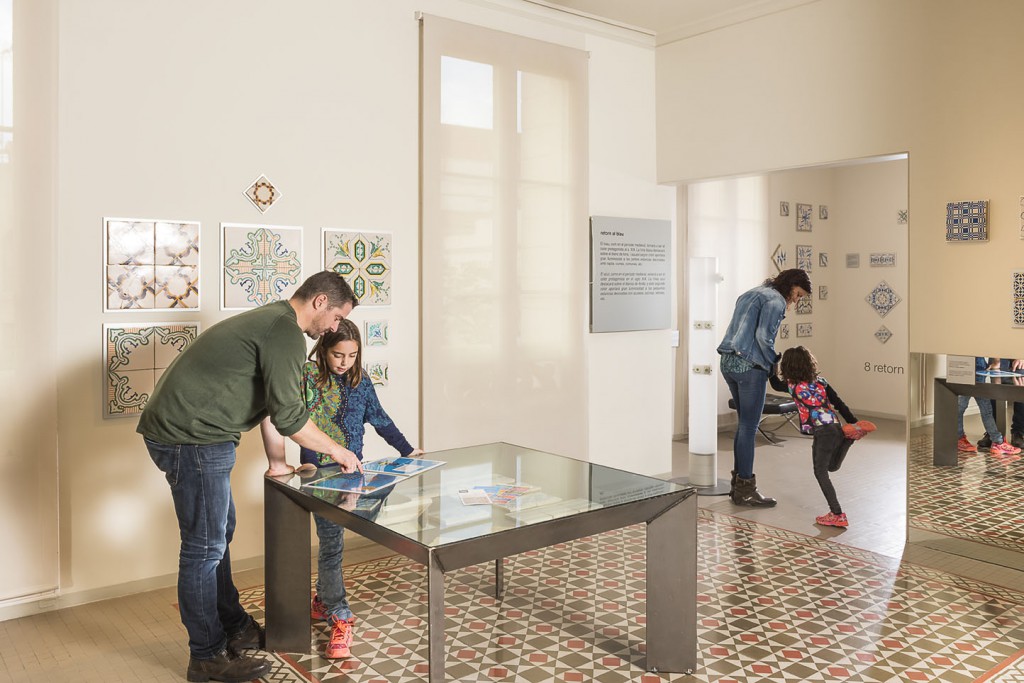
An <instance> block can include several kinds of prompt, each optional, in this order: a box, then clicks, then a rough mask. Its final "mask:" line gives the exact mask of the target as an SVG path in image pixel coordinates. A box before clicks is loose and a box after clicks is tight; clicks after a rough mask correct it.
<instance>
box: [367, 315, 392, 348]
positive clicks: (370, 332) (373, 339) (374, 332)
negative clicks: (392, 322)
mask: <svg viewBox="0 0 1024 683" xmlns="http://www.w3.org/2000/svg"><path fill="white" fill-rule="evenodd" d="M388 332H389V327H388V321H387V320H367V321H366V322H365V323H363V344H364V345H365V346H387V344H388Z"/></svg>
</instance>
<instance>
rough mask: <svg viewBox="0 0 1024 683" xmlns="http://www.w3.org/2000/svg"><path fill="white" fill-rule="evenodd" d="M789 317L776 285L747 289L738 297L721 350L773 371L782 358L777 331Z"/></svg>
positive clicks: (719, 349)
mask: <svg viewBox="0 0 1024 683" xmlns="http://www.w3.org/2000/svg"><path fill="white" fill-rule="evenodd" d="M785 317H786V300H785V299H784V298H783V296H782V295H781V294H779V293H778V292H777V291H776V290H775V289H773V288H771V287H766V286H764V285H761V286H760V287H754V288H753V289H751V290H749V291H747V292H744V293H743V294H741V295H740V297H739V298H738V299H736V310H735V311H734V312H733V314H732V320H731V321H730V322H729V327H728V329H726V330H725V339H723V340H722V343H721V344H719V345H718V353H720V354H722V355H725V354H728V353H735V354H737V355H739V356H740V357H742V358H746V359H747V360H749V361H750V362H751V363H753V364H754V365H756V366H758V367H760V368H762V369H764V370H768V371H769V372H771V369H772V366H773V365H774V364H775V362H776V361H777V360H778V359H779V354H778V353H776V352H775V335H776V334H778V332H779V325H780V324H781V323H782V319H783V318H785Z"/></svg>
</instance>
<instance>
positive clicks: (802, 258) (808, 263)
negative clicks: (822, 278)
mask: <svg viewBox="0 0 1024 683" xmlns="http://www.w3.org/2000/svg"><path fill="white" fill-rule="evenodd" d="M813 265H814V248H813V247H811V246H810V245H808V244H798V245H796V267H797V268H800V269H802V270H806V271H807V272H808V273H809V272H811V267H812V266H813Z"/></svg>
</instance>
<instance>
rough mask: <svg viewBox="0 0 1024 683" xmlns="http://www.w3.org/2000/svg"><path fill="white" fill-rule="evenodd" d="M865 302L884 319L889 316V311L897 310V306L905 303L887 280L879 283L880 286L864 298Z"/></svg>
mask: <svg viewBox="0 0 1024 683" xmlns="http://www.w3.org/2000/svg"><path fill="white" fill-rule="evenodd" d="M864 300H865V301H867V302H868V305H870V306H871V308H873V309H875V312H876V313H878V315H880V316H882V317H883V318H884V317H885V316H887V315H889V311H891V310H892V309H893V308H895V307H896V304H898V303H899V302H901V301H903V299H901V298H900V295H899V294H897V293H896V292H894V291H893V289H892V287H890V286H889V284H888V283H887V282H886V281H885V280H882V281H881V282H879V283H878V286H877V287H875V288H874V289H873V290H871V292H870V293H869V294H868V295H867V296H866V297H864Z"/></svg>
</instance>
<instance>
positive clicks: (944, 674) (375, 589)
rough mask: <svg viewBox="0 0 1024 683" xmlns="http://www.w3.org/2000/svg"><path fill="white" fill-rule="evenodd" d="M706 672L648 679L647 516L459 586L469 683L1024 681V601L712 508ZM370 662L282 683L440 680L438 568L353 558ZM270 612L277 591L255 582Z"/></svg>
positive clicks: (292, 665) (252, 606) (703, 550)
mask: <svg viewBox="0 0 1024 683" xmlns="http://www.w3.org/2000/svg"><path fill="white" fill-rule="evenodd" d="M698 534H699V539H700V553H699V566H698V573H699V575H698V581H699V584H698V585H699V596H698V601H699V602H698V621H699V625H698V639H699V650H700V652H699V669H698V671H697V672H696V673H695V674H694V675H692V676H686V675H684V674H660V675H659V674H651V673H647V672H645V671H644V668H643V667H644V639H645V623H644V621H645V618H644V612H645V593H644V590H645V577H644V571H643V569H644V557H645V534H644V528H643V526H642V525H638V526H633V527H628V528H626V529H621V530H618V531H612V532H608V533H605V534H601V535H598V536H593V537H586V538H582V539H579V540H577V541H574V542H572V543H566V544H560V545H556V546H552V547H550V548H546V549H542V550H538V551H534V552H529V553H524V554H522V555H517V556H515V557H511V558H508V559H507V560H506V574H505V576H506V593H505V597H504V600H503V601H501V602H498V601H496V600H495V599H494V598H493V593H491V591H492V590H493V573H492V571H491V567H490V565H480V566H476V567H469V568H467V569H465V570H460V571H457V572H453V573H452V574H450V575H449V576H448V577H447V579H446V600H445V603H446V608H445V611H446V617H447V620H446V624H447V629H446V640H447V652H448V658H447V664H446V668H447V674H448V679H449V680H457V681H530V682H532V683H539V682H540V681H566V682H568V681H599V682H601V683H620V682H625V681H639V682H641V683H653V682H654V681H692V682H694V683H705V682H707V683H710V682H712V681H716V682H720V683H754V682H755V681H757V682H764V681H769V682H787V683H788V682H797V681H800V682H804V681H857V682H860V681H863V682H888V681H942V682H943V683H960V682H963V683H968V682H971V681H996V682H999V683H1010V682H1011V681H1024V665H1022V661H1021V660H1022V650H1021V647H1022V643H1024V593H1020V592H1016V591H1012V590H1009V589H1006V588H1002V587H999V586H995V585H991V584H986V583H980V582H977V581H974V580H971V579H966V578H963V577H959V576H955V575H952V574H947V573H943V572H939V571H936V570H933V569H929V568H925V567H920V566H916V565H911V564H908V563H902V564H901V563H900V562H899V561H898V560H895V559H893V558H890V557H886V556H884V555H878V554H875V553H871V552H868V551H863V550H858V549H855V548H851V547H848V546H842V545H839V544H835V543H830V542H828V541H827V540H824V539H816V538H812V537H809V536H805V535H802V534H797V533H794V532H790V531H786V530H782V529H777V528H773V527H768V526H765V525H761V524H757V523H754V522H751V521H748V520H744V519H740V518H737V517H731V516H728V515H721V514H717V513H714V512H711V511H708V510H701V511H700V517H699V521H698ZM346 583H347V584H348V586H349V593H350V602H351V604H352V608H353V611H354V612H355V613H356V615H357V617H358V619H359V620H358V622H357V623H356V640H355V643H354V644H353V647H352V652H353V658H352V659H350V660H344V661H341V662H331V661H328V660H325V659H323V658H321V657H320V656H319V655H318V654H317V653H318V652H322V649H323V645H324V643H325V641H326V638H327V633H326V631H325V630H324V627H323V625H322V624H318V625H317V627H316V628H315V629H314V633H313V637H312V642H311V648H310V652H309V653H298V654H275V655H271V657H272V659H273V660H274V663H275V666H274V669H273V671H272V673H271V674H270V675H269V676H268V677H267V678H266V679H264V680H268V681H325V682H328V681H331V682H333V681H338V682H340V681H346V682H349V681H351V682H359V683H370V682H372V683H405V682H406V681H421V680H424V676H425V673H426V662H425V659H424V653H425V650H426V645H427V643H426V637H425V601H426V592H425V586H424V576H423V572H422V567H421V566H419V565H417V564H416V563H414V562H412V561H411V560H408V559H405V558H401V557H397V556H393V557H389V558H385V559H383V560H379V561H376V562H370V563H366V564H363V565H357V566H354V567H349V568H346ZM242 600H243V604H245V605H246V606H247V608H248V609H249V610H250V611H251V612H253V613H254V614H255V615H256V616H257V617H259V618H262V609H263V590H262V588H260V587H257V588H253V589H250V590H247V591H244V592H243V595H242Z"/></svg>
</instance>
